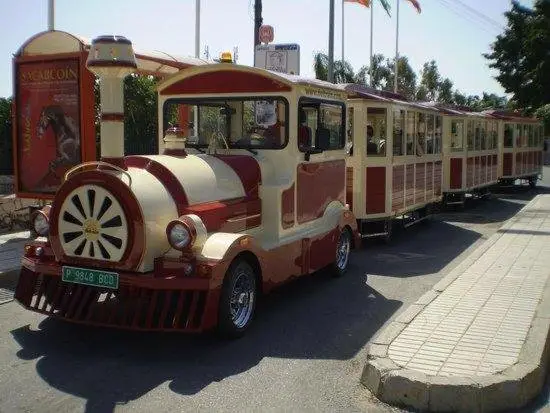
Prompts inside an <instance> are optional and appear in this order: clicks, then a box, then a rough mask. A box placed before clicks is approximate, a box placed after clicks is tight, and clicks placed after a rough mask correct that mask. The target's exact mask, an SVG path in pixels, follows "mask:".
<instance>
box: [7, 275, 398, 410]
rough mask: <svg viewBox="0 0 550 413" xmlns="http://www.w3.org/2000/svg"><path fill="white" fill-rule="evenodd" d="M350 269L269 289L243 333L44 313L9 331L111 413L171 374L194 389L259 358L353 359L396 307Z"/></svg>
mask: <svg viewBox="0 0 550 413" xmlns="http://www.w3.org/2000/svg"><path fill="white" fill-rule="evenodd" d="M366 281H367V280H366V278H365V277H364V276H362V275H361V271H359V270H358V268H357V266H356V267H355V268H353V267H352V268H350V272H349V273H348V274H347V275H346V276H345V277H343V278H340V279H334V278H332V277H330V276H329V275H327V274H324V273H318V274H315V275H313V276H311V277H305V278H303V279H299V280H297V281H296V282H293V283H291V284H289V285H287V286H285V287H283V288H281V289H280V290H278V291H275V292H274V293H273V294H271V295H270V296H268V297H266V299H265V300H264V301H263V303H262V306H261V308H260V312H259V314H258V315H259V317H258V319H257V320H256V323H255V325H254V326H253V328H252V330H251V331H250V332H249V334H248V335H247V336H245V337H244V338H242V339H240V340H236V341H218V340H217V339H216V338H215V337H213V336H211V335H205V336H196V337H190V336H185V335H180V334H170V333H165V334H162V333H155V334H144V333H135V332H126V331H117V330H111V329H100V328H90V327H85V326H78V325H72V324H68V323H65V322H62V321H56V320H52V319H46V320H44V321H43V322H41V323H40V325H39V329H38V330H32V329H30V327H29V326H23V327H21V328H18V329H15V330H13V331H12V332H11V333H12V335H13V337H14V339H15V340H16V341H17V342H18V344H19V345H20V346H21V347H22V349H21V350H20V351H19V352H18V354H17V356H18V357H19V358H20V359H23V360H36V359H38V361H37V366H36V368H37V371H38V373H39V375H40V376H41V377H42V378H43V379H44V380H45V381H46V382H47V383H48V384H49V385H51V386H53V387H54V388H56V389H59V390H61V391H63V392H66V393H69V394H72V395H75V396H77V397H81V398H84V399H86V400H87V405H86V407H87V408H86V411H88V412H92V411H112V410H113V408H114V407H115V405H116V404H118V403H125V402H128V401H130V400H134V399H137V398H139V397H141V396H142V395H144V394H146V393H148V392H149V391H151V390H152V389H154V388H156V387H158V386H159V385H161V384H162V383H164V382H167V381H168V382H170V384H169V387H170V389H171V390H172V391H174V392H176V393H179V394H182V395H192V394H195V393H197V392H199V391H200V390H202V389H203V388H204V387H206V386H208V385H209V384H211V383H212V382H217V381H220V380H222V379H224V378H226V377H230V376H233V375H237V374H240V373H242V372H245V371H247V370H249V369H250V368H252V367H254V366H256V365H257V364H258V363H259V362H260V361H261V360H262V359H263V358H264V357H275V358H278V357H280V358H289V359H329V360H330V359H334V360H346V359H350V358H352V357H353V356H354V355H355V354H356V353H357V352H358V351H359V350H361V349H362V348H363V347H364V346H365V345H366V343H367V342H368V341H369V340H370V338H371V337H372V336H373V335H374V334H375V333H376V332H377V331H378V330H379V329H380V327H381V326H382V325H383V324H384V323H385V322H386V321H387V320H388V319H389V318H390V317H391V316H392V315H393V314H394V313H395V312H396V311H397V309H398V308H399V307H400V305H401V302H399V301H394V300H388V299H386V298H385V297H383V296H381V295H380V294H378V293H377V292H376V291H374V290H373V289H372V288H370V287H369V286H368V285H367V283H366Z"/></svg>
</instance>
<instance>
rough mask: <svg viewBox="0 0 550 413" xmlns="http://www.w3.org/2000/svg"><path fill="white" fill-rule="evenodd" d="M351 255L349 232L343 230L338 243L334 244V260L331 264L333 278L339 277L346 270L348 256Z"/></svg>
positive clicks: (345, 229)
mask: <svg viewBox="0 0 550 413" xmlns="http://www.w3.org/2000/svg"><path fill="white" fill-rule="evenodd" d="M350 253H351V232H350V230H349V229H347V228H344V229H342V232H340V237H339V238H338V243H337V244H336V260H335V261H334V263H333V264H332V269H333V274H334V276H335V277H341V276H342V275H344V274H345V273H346V271H347V269H348V264H349V256H350Z"/></svg>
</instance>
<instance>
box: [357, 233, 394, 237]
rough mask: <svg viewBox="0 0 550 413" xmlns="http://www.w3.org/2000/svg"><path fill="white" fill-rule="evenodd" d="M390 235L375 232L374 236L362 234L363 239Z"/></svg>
mask: <svg viewBox="0 0 550 413" xmlns="http://www.w3.org/2000/svg"><path fill="white" fill-rule="evenodd" d="M388 234H389V233H388V232H375V233H374V234H361V238H375V237H383V236H385V235H388Z"/></svg>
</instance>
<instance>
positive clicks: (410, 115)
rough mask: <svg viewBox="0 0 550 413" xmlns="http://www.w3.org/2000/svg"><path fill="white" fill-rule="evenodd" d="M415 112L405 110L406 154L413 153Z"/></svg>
mask: <svg viewBox="0 0 550 413" xmlns="http://www.w3.org/2000/svg"><path fill="white" fill-rule="evenodd" d="M415 115H416V113H415V112H409V111H407V155H414V148H415V143H414V142H415V139H414V138H415V135H416V131H415V129H416V128H415V126H416V125H415Z"/></svg>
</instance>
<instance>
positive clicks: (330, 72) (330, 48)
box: [328, 0, 334, 82]
mask: <svg viewBox="0 0 550 413" xmlns="http://www.w3.org/2000/svg"><path fill="white" fill-rule="evenodd" d="M329 4H330V9H329V22H328V24H329V26H328V81H329V82H333V81H334V0H330V3H329Z"/></svg>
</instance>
